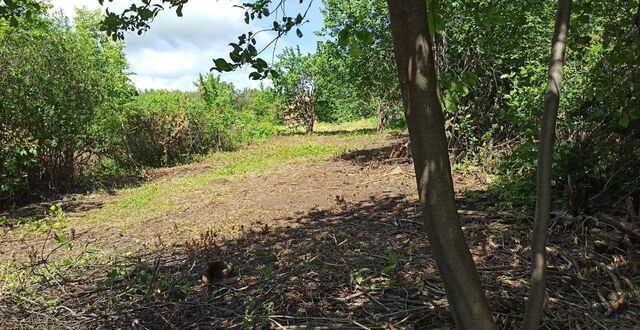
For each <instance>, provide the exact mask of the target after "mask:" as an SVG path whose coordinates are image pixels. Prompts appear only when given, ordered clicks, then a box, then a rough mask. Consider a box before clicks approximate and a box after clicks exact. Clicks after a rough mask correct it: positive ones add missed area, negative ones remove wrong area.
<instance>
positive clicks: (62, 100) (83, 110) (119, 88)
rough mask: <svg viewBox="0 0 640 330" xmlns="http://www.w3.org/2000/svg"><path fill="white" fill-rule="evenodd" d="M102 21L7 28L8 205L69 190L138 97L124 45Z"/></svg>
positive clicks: (59, 20) (92, 17)
mask: <svg viewBox="0 0 640 330" xmlns="http://www.w3.org/2000/svg"><path fill="white" fill-rule="evenodd" d="M99 19H100V18H99V15H98V14H96V13H92V12H89V11H83V10H80V11H78V12H77V17H76V20H75V24H74V25H71V24H70V23H69V22H68V20H67V19H65V18H63V17H60V16H53V17H45V16H44V15H40V16H39V17H37V18H36V19H34V20H33V21H30V22H26V21H25V22H24V24H21V25H20V28H19V29H18V28H10V27H8V26H7V25H6V24H7V23H6V22H4V21H2V22H0V54H2V64H0V100H1V103H0V127H2V132H3V133H2V136H0V138H1V139H0V144H1V145H2V147H1V150H0V157H1V158H0V164H2V167H1V168H2V174H1V175H0V204H8V203H9V201H11V200H13V201H16V200H19V199H22V198H26V197H28V195H29V194H33V195H35V194H37V193H40V192H45V191H60V190H64V189H68V188H69V187H70V186H71V185H72V184H73V182H74V179H75V176H76V174H77V173H78V171H79V169H80V168H82V167H83V166H84V165H86V164H88V162H89V161H90V160H91V159H92V158H93V157H94V155H95V152H96V151H98V150H100V148H101V147H102V144H103V143H104V141H102V140H101V139H100V134H101V133H100V128H99V126H100V123H99V121H100V118H101V117H103V116H105V114H104V112H108V111H110V110H109V109H111V108H112V107H113V106H114V105H115V104H117V103H118V102H119V101H118V100H120V99H124V98H126V95H127V93H128V92H129V91H130V90H131V89H130V85H129V84H128V78H127V75H126V74H125V73H124V70H125V69H126V62H125V60H124V53H123V51H122V45H121V44H117V43H113V42H111V41H110V40H109V39H107V38H106V37H105V36H104V35H102V34H101V33H99V32H98V31H99Z"/></svg>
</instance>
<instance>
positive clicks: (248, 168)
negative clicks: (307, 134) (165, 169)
mask: <svg viewBox="0 0 640 330" xmlns="http://www.w3.org/2000/svg"><path fill="white" fill-rule="evenodd" d="M299 140H300V139H299V138H298V139H297V140H294V141H287V140H285V141H279V142H278V143H272V142H264V143H261V144H258V145H256V146H254V147H252V148H248V149H243V150H240V151H236V152H221V153H216V154H212V155H211V156H210V157H209V158H208V159H206V160H204V163H206V164H209V165H211V166H212V167H213V169H212V170H211V171H210V172H208V173H196V174H191V175H187V176H183V177H179V178H175V179H172V180H167V181H158V182H149V183H146V184H144V185H142V186H140V187H136V188H131V189H128V190H125V191H123V192H122V194H121V196H120V198H119V199H118V200H117V201H115V202H114V203H112V204H108V205H106V206H105V207H104V208H102V209H100V210H98V211H97V212H96V213H94V214H91V215H88V216H87V217H85V218H84V219H83V220H84V221H86V222H90V223H97V222H105V221H109V222H118V223H120V224H123V225H125V226H126V225H129V224H136V223H144V222H146V221H148V220H151V219H153V218H155V217H157V216H161V215H163V214H165V213H169V212H171V211H172V210H176V211H177V210H178V209H179V207H178V206H179V205H181V204H183V203H184V201H185V200H188V199H189V196H190V195H192V194H196V193H197V194H204V195H205V196H211V197H213V198H215V197H217V196H220V195H221V194H222V188H221V187H220V186H219V185H215V184H212V183H211V181H212V180H215V179H220V178H230V177H235V176H241V175H246V174H248V173H251V172H256V171H259V170H262V169H265V168H267V167H269V166H272V165H276V164H278V165H280V164H282V163H286V162H290V161H293V160H297V159H318V158H322V157H325V158H326V157H327V156H330V155H333V154H336V153H337V152H338V151H340V150H341V148H340V146H339V145H332V144H328V145H321V144H317V143H313V142H311V141H303V142H300V141H299ZM292 142H293V143H292ZM296 142H297V143H296Z"/></svg>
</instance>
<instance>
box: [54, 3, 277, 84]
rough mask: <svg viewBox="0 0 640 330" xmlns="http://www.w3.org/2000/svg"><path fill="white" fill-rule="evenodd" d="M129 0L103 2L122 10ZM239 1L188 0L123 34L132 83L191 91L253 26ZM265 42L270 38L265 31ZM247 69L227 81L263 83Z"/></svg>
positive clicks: (69, 8) (68, 8)
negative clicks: (140, 30)
mask: <svg viewBox="0 0 640 330" xmlns="http://www.w3.org/2000/svg"><path fill="white" fill-rule="evenodd" d="M51 2H52V4H53V5H54V7H55V8H58V9H62V10H63V12H64V13H65V14H66V15H67V16H69V17H72V16H73V12H74V8H76V7H80V6H86V7H88V8H90V9H101V10H104V8H101V7H100V5H99V4H98V0H51ZM130 3H131V2H130V1H126V0H125V1H123V0H116V1H114V2H112V3H110V2H107V1H105V7H109V8H110V9H111V11H114V12H119V11H121V10H122V9H123V8H125V7H127V6H128V4H130ZM239 3H240V1H238V0H190V1H189V3H188V5H186V6H185V7H184V10H183V14H184V16H183V17H177V16H176V14H175V12H172V11H165V12H162V13H160V15H159V16H158V17H157V18H156V19H155V21H154V22H153V23H152V24H151V30H150V31H148V32H147V33H145V34H143V35H142V36H138V35H136V34H133V33H130V34H127V35H126V37H125V43H126V45H127V46H126V49H125V51H126V54H127V59H128V61H129V64H130V66H131V67H130V70H131V71H132V72H134V73H135V75H134V76H133V77H132V81H133V82H134V83H135V84H136V86H137V87H138V88H141V89H153V88H166V89H181V90H193V89H194V86H193V81H194V80H195V79H196V78H197V76H198V74H199V73H206V72H209V69H210V68H211V66H213V61H212V59H213V58H218V57H227V56H228V53H229V51H230V47H229V46H228V44H229V43H230V42H234V41H236V40H237V39H236V36H238V35H240V34H242V33H245V32H247V31H249V30H256V29H255V27H253V26H249V25H247V24H245V23H244V20H243V15H244V11H243V10H242V9H239V8H234V5H235V4H239ZM263 36H264V39H263V41H266V40H267V38H268V36H267V35H263ZM247 76H248V72H247V71H246V70H240V71H238V72H232V73H225V74H223V75H222V78H223V80H226V81H229V82H233V83H234V85H236V87H237V88H243V87H257V86H259V82H256V81H252V80H249V79H248V78H247Z"/></svg>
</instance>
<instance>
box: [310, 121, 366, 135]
mask: <svg viewBox="0 0 640 330" xmlns="http://www.w3.org/2000/svg"><path fill="white" fill-rule="evenodd" d="M376 125H377V124H376V118H375V117H372V118H363V119H359V120H355V121H349V122H345V123H337V124H333V123H317V124H316V125H315V127H314V131H315V132H318V133H325V132H334V131H344V132H354V131H366V130H375V129H376Z"/></svg>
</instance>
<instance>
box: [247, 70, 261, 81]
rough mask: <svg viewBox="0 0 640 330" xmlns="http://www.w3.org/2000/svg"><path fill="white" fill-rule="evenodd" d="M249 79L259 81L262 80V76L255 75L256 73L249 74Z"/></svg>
mask: <svg viewBox="0 0 640 330" xmlns="http://www.w3.org/2000/svg"><path fill="white" fill-rule="evenodd" d="M249 78H251V79H253V80H260V79H262V75H261V74H259V73H257V72H251V73H250V74H249Z"/></svg>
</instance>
